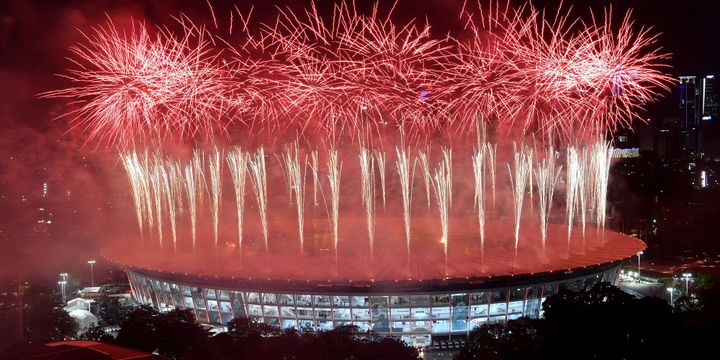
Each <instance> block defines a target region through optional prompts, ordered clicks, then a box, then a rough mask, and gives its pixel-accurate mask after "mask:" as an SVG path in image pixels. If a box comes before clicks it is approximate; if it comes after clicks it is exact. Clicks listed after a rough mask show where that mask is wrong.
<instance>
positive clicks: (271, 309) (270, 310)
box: [263, 305, 278, 317]
mask: <svg viewBox="0 0 720 360" xmlns="http://www.w3.org/2000/svg"><path fill="white" fill-rule="evenodd" d="M263 314H264V315H265V316H274V317H277V316H278V307H277V306H275V305H264V306H263Z"/></svg>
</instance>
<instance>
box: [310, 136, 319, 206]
mask: <svg viewBox="0 0 720 360" xmlns="http://www.w3.org/2000/svg"><path fill="white" fill-rule="evenodd" d="M318 166H319V160H318V150H317V149H315V150H313V151H312V152H311V153H310V171H311V172H312V177H313V204H314V206H318V199H317V193H318V188H319V187H320V174H319V168H318Z"/></svg>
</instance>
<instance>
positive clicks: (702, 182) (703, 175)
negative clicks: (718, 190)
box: [700, 170, 708, 188]
mask: <svg viewBox="0 0 720 360" xmlns="http://www.w3.org/2000/svg"><path fill="white" fill-rule="evenodd" d="M707 186H708V183H707V174H706V173H705V170H703V171H701V172H700V187H703V188H706V187H707Z"/></svg>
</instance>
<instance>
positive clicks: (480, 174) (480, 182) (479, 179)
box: [472, 144, 487, 263]
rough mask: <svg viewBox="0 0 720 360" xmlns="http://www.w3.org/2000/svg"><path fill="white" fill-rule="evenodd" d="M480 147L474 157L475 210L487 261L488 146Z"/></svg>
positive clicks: (482, 252) (482, 251) (482, 260)
mask: <svg viewBox="0 0 720 360" xmlns="http://www.w3.org/2000/svg"><path fill="white" fill-rule="evenodd" d="M484 145H485V144H483V146H481V147H478V148H476V149H475V152H474V154H473V156H472V165H473V174H474V175H475V197H474V199H475V208H476V209H477V215H478V225H479V227H480V258H481V262H483V263H484V259H485V184H484V177H485V174H484V171H483V169H484V168H485V166H486V165H485V156H486V155H487V153H486V152H485V149H486V146H484Z"/></svg>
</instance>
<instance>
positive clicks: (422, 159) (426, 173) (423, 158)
mask: <svg viewBox="0 0 720 360" xmlns="http://www.w3.org/2000/svg"><path fill="white" fill-rule="evenodd" d="M415 162H416V163H418V162H419V163H420V170H421V171H422V176H423V183H424V184H425V196H426V197H427V206H428V209H429V208H430V191H431V189H430V188H431V186H432V174H430V163H429V161H428V156H427V152H424V151H421V152H420V153H419V154H418V157H417V158H416V159H415Z"/></svg>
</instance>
